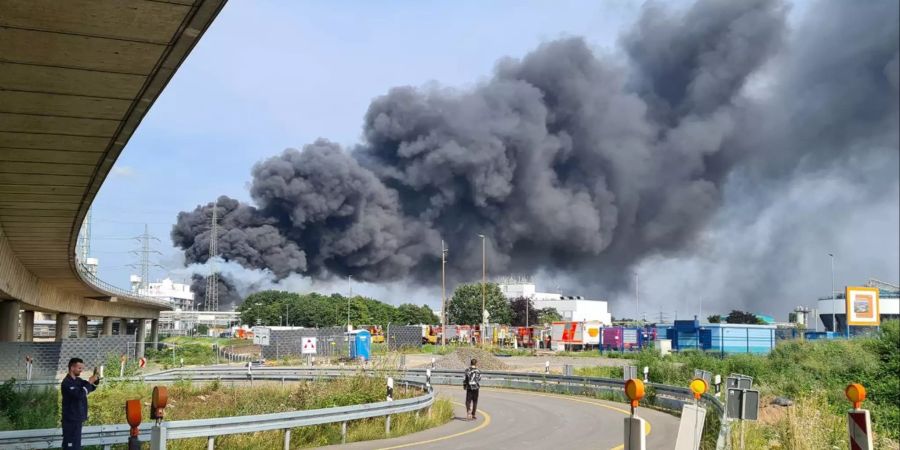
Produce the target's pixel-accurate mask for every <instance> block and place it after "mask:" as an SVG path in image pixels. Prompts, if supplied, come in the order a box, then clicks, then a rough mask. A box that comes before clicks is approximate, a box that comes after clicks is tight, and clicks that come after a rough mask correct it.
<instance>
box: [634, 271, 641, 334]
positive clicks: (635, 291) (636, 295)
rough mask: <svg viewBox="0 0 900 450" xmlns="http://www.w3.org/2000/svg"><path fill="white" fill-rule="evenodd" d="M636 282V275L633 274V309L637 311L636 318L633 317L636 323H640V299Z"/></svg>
mask: <svg viewBox="0 0 900 450" xmlns="http://www.w3.org/2000/svg"><path fill="white" fill-rule="evenodd" d="M638 281H639V279H638V273H637V272H635V273H634V304H635V309H636V310H637V317H635V318H634V319H635V320H637V321H638V322H640V321H641V297H640V294H639V291H638Z"/></svg>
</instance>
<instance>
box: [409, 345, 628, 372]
mask: <svg viewBox="0 0 900 450" xmlns="http://www.w3.org/2000/svg"><path fill="white" fill-rule="evenodd" d="M471 352H478V353H471ZM460 355H462V356H460ZM484 355H488V358H487V359H485V357H484ZM432 357H434V358H435V359H436V361H435V367H437V368H440V369H447V370H462V369H465V368H466V367H468V366H469V363H468V361H469V359H472V358H476V359H478V361H479V363H478V366H479V367H480V368H481V369H482V370H510V371H514V372H543V371H544V364H545V363H546V362H547V361H550V371H551V372H553V373H562V372H563V366H565V365H566V364H571V365H573V366H575V367H594V366H607V367H622V366H625V365H628V364H629V363H631V360H628V359H616V358H604V357H601V356H596V357H580V356H553V355H552V354H549V353H548V354H540V355H537V356H510V357H502V356H501V357H497V356H493V355H491V354H489V353H487V352H483V351H481V350H476V349H460V350H457V351H456V352H454V353H451V354H449V355H447V356H435V355H431V354H426V353H420V354H410V355H406V364H407V367H411V368H419V367H429V366H430V365H431V358H432ZM482 361H484V362H485V363H486V364H488V365H491V366H494V363H495V362H496V363H499V364H497V365H496V367H501V366H502V367H503V368H502V369H501V368H493V367H487V366H485V365H484V364H482Z"/></svg>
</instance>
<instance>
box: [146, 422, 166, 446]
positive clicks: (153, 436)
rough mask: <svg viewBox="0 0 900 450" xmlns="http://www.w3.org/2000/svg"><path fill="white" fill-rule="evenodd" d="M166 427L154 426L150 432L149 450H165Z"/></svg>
mask: <svg viewBox="0 0 900 450" xmlns="http://www.w3.org/2000/svg"><path fill="white" fill-rule="evenodd" d="M166 434H167V433H166V425H165V424H164V423H160V424H156V425H154V426H153V428H152V429H151V430H150V450H166Z"/></svg>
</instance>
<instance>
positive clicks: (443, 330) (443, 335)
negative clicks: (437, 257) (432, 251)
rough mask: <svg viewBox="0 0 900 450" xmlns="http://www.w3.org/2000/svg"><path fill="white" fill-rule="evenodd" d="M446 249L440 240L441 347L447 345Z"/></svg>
mask: <svg viewBox="0 0 900 450" xmlns="http://www.w3.org/2000/svg"><path fill="white" fill-rule="evenodd" d="M447 250H448V249H447V247H446V246H445V245H444V240H443V239H441V345H442V346H446V345H447V290H446V284H447V283H446V276H445V275H446V268H447Z"/></svg>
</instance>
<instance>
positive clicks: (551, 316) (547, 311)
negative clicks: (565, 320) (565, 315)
mask: <svg viewBox="0 0 900 450" xmlns="http://www.w3.org/2000/svg"><path fill="white" fill-rule="evenodd" d="M537 316H538V320H537V323H544V324H546V323H550V322H559V321H560V320H562V314H560V313H559V311H557V310H556V308H543V309H539V310H538V314H537Z"/></svg>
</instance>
